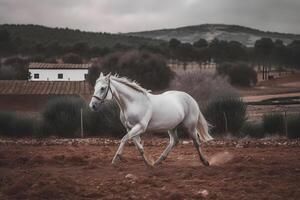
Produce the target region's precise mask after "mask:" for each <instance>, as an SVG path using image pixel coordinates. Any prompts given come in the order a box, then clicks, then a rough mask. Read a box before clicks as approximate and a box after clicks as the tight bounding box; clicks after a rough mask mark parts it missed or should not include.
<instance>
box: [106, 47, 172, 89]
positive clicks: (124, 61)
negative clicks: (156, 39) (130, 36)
mask: <svg viewBox="0 0 300 200" xmlns="http://www.w3.org/2000/svg"><path fill="white" fill-rule="evenodd" d="M102 69H103V71H104V72H106V73H108V72H112V73H118V74H119V75H120V76H126V77H129V78H130V79H132V80H135V81H137V82H139V83H140V84H141V85H142V86H143V87H145V88H147V89H152V90H159V89H164V88H166V87H167V86H168V85H169V82H170V81H171V79H172V78H173V73H172V71H171V70H170V68H169V67H168V66H167V62H166V60H165V59H164V58H163V57H162V56H160V55H158V54H153V53H146V52H139V51H128V52H118V53H113V54H110V55H108V56H106V57H105V59H104V60H103V62H102Z"/></svg>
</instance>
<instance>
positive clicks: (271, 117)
mask: <svg viewBox="0 0 300 200" xmlns="http://www.w3.org/2000/svg"><path fill="white" fill-rule="evenodd" d="M263 127H264V131H265V132H266V133H267V134H283V133H284V116H283V114H281V113H273V114H265V115H264V116H263Z"/></svg>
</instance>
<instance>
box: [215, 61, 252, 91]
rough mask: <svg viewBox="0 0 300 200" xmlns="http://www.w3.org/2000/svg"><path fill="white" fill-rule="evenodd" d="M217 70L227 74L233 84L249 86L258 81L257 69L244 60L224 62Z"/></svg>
mask: <svg viewBox="0 0 300 200" xmlns="http://www.w3.org/2000/svg"><path fill="white" fill-rule="evenodd" d="M217 72H218V73H219V74H221V75H227V76H228V77H229V81H230V83H231V84H232V85H237V86H247V87H249V86H252V85H255V84H256V82H257V74H256V71H255V70H254V69H253V68H252V67H250V66H249V65H248V64H247V63H244V62H237V63H228V62H227V63H223V64H221V65H220V66H218V68H217Z"/></svg>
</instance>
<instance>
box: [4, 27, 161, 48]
mask: <svg viewBox="0 0 300 200" xmlns="http://www.w3.org/2000/svg"><path fill="white" fill-rule="evenodd" d="M1 30H6V31H8V33H9V34H10V37H11V39H12V40H18V41H21V43H22V45H24V46H26V45H31V46H33V45H36V44H43V45H48V44H52V43H58V44H60V45H62V46H67V45H70V46H71V45H74V44H75V43H79V42H86V43H87V44H88V45H89V46H90V47H100V48H103V47H113V46H115V45H117V44H121V45H126V46H133V47H135V46H139V45H142V44H149V43H151V44H152V43H153V44H156V43H159V42H160V41H157V40H153V39H149V38H141V37H138V36H130V35H122V34H110V33H105V32H85V31H80V30H73V29H69V28H50V27H45V26H40V25H31V24H29V25H15V24H3V25H0V31H1Z"/></svg>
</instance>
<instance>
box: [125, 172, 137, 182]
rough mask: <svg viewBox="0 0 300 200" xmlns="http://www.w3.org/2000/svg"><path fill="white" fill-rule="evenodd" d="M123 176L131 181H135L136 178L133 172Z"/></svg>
mask: <svg viewBox="0 0 300 200" xmlns="http://www.w3.org/2000/svg"><path fill="white" fill-rule="evenodd" d="M125 178H127V179H129V180H130V181H131V182H135V181H136V180H137V176H135V175H133V174H127V175H126V176H125Z"/></svg>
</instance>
